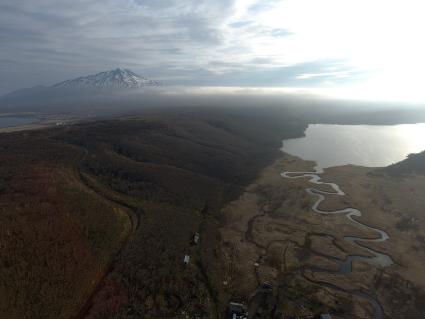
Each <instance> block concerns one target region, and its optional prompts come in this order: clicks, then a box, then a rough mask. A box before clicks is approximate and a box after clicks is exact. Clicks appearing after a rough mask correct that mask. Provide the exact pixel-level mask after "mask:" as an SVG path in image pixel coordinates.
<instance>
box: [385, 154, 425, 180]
mask: <svg viewBox="0 0 425 319" xmlns="http://www.w3.org/2000/svg"><path fill="white" fill-rule="evenodd" d="M384 171H386V172H388V173H390V174H393V175H400V174H421V175H424V174H425V152H421V153H418V154H410V155H409V156H408V157H407V158H406V159H405V160H403V161H401V162H398V163H395V164H393V165H390V166H388V167H386V168H385V169H384Z"/></svg>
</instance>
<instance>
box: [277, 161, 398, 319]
mask: <svg viewBox="0 0 425 319" xmlns="http://www.w3.org/2000/svg"><path fill="white" fill-rule="evenodd" d="M322 173H323V169H319V168H317V167H315V168H314V171H313V172H289V171H284V172H282V173H281V176H282V177H283V178H290V179H298V178H309V180H308V181H309V182H310V183H312V184H316V185H327V186H329V187H331V188H332V189H333V191H324V190H320V189H317V188H306V189H305V190H306V192H307V193H308V194H310V195H312V196H314V197H317V200H316V201H315V203H314V204H313V206H312V210H313V211H314V212H315V213H318V214H324V215H333V214H342V215H345V216H346V217H347V218H348V219H349V220H350V221H351V222H352V223H354V224H356V225H357V226H359V227H361V228H363V229H366V230H369V231H373V232H375V233H376V234H377V236H376V237H375V238H362V237H355V236H345V237H344V240H345V241H347V242H349V243H351V244H352V245H355V246H357V247H358V248H360V249H362V250H364V251H365V252H366V253H368V254H370V255H371V257H365V256H358V255H349V256H347V258H346V259H345V260H342V261H338V260H337V259H332V261H334V262H336V263H337V264H339V269H338V270H337V271H332V270H327V269H325V268H319V267H304V270H309V271H311V272H312V273H318V272H322V273H330V274H335V273H337V274H348V273H351V272H352V264H353V261H354V260H361V261H364V262H367V263H369V264H372V265H374V266H377V267H388V266H390V265H392V264H393V263H394V262H393V260H392V258H391V257H390V256H388V255H386V254H384V253H381V252H379V251H377V250H374V249H371V248H368V247H366V246H365V244H366V243H370V242H383V241H386V240H387V239H388V238H389V236H388V234H387V233H386V232H385V231H383V230H380V229H378V228H374V227H371V226H368V225H366V224H364V223H361V222H359V221H358V220H356V219H355V218H359V217H361V216H362V212H361V211H360V210H358V209H356V208H352V207H348V208H344V209H340V210H334V211H328V210H322V209H320V204H321V203H322V202H323V201H324V200H325V199H326V195H337V196H345V195H346V194H345V193H344V192H343V191H342V190H341V188H340V187H339V186H338V185H337V184H335V183H329V182H321V176H320V174H322ZM304 278H306V279H307V280H309V281H311V282H314V283H316V284H320V285H322V286H326V287H329V288H332V289H335V290H339V291H344V292H347V293H350V294H352V295H356V296H358V297H361V298H364V299H366V300H367V301H368V302H369V303H370V305H371V306H372V307H373V310H374V318H375V319H382V318H383V309H382V306H381V305H380V304H379V302H378V301H377V300H376V299H375V298H374V297H372V296H370V295H369V294H366V293H364V292H362V291H347V290H346V289H343V288H341V287H338V286H336V285H333V284H330V283H327V282H315V281H312V280H311V279H308V278H307V277H306V276H304Z"/></svg>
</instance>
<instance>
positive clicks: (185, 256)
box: [183, 255, 190, 264]
mask: <svg viewBox="0 0 425 319" xmlns="http://www.w3.org/2000/svg"><path fill="white" fill-rule="evenodd" d="M183 262H184V263H185V264H188V263H189V262H190V256H189V255H184V258H183Z"/></svg>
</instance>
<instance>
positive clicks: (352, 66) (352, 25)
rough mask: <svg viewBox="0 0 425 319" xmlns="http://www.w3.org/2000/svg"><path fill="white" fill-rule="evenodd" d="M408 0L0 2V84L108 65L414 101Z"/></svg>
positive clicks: (420, 48) (422, 97) (420, 97)
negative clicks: (0, 44) (0, 46)
mask: <svg viewBox="0 0 425 319" xmlns="http://www.w3.org/2000/svg"><path fill="white" fill-rule="evenodd" d="M423 9H424V4H423V3H422V2H421V1H419V0H405V1H401V0H389V1H388V0H387V1H384V0H375V1H373V2H371V1H366V0H357V1H354V0H347V1H340V0H282V1H280V0H263V1H258V0H247V1H243V0H218V1H214V2H211V1H206V0H203V1H193V0H182V1H178V2H175V1H170V0H161V1H158V0H120V1H112V0H107V1H102V3H99V2H98V1H94V0H78V1H72V2H67V1H53V0H42V1H36V2H27V1H23V0H17V1H13V2H8V3H2V4H0V37H1V39H2V50H1V51H0V70H1V77H0V94H4V93H8V92H10V91H13V90H16V89H19V88H23V87H31V86H36V85H43V84H45V85H51V84H53V83H56V82H60V81H63V80H67V79H71V78H75V77H78V76H84V75H88V74H93V73H97V72H101V71H105V70H109V69H113V68H115V67H124V68H129V69H131V70H133V71H135V72H137V73H138V74H140V75H143V76H146V77H149V78H152V79H154V80H159V81H162V82H164V83H166V84H169V85H174V86H183V87H185V86H190V87H194V86H204V87H235V88H236V87H257V88H258V87H259V88H282V89H283V91H282V92H284V91H285V90H287V91H288V90H289V91H291V90H296V89H302V90H303V91H311V92H313V93H320V92H325V93H326V94H329V95H334V96H338V97H348V98H350V97H356V98H360V99H361V98H363V99H382V100H399V101H425V94H424V92H423V89H422V88H421V81H420V78H421V77H422V74H423V73H424V72H425V62H424V61H423V56H425V47H424V44H423V42H421V41H420V39H421V37H422V36H423V30H425V21H424V20H423V19H422V16H421V13H422V12H423Z"/></svg>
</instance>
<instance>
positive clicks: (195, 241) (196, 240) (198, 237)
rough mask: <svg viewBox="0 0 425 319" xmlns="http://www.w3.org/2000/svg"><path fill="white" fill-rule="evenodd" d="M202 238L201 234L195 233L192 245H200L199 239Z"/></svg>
mask: <svg viewBox="0 0 425 319" xmlns="http://www.w3.org/2000/svg"><path fill="white" fill-rule="evenodd" d="M200 238H201V236H200V235H199V233H194V234H193V237H192V243H193V244H194V245H198V244H199V239H200Z"/></svg>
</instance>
